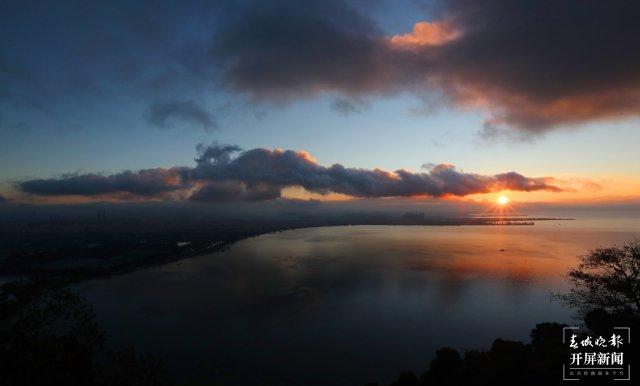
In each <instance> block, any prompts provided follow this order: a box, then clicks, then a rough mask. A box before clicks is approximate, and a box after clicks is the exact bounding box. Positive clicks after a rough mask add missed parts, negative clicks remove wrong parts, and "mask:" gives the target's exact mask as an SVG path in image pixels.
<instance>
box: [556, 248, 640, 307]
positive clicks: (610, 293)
mask: <svg viewBox="0 0 640 386" xmlns="http://www.w3.org/2000/svg"><path fill="white" fill-rule="evenodd" d="M568 277H569V280H570V282H571V285H572V286H571V290H570V292H569V293H567V294H560V295H557V297H558V298H559V299H560V300H562V301H563V302H564V303H565V304H566V305H568V306H570V307H574V308H577V309H579V310H580V311H581V312H582V313H583V315H586V314H587V313H588V312H589V311H592V310H595V309H601V310H604V311H606V312H608V313H613V314H624V313H627V314H629V313H632V314H640V242H638V241H634V242H632V243H629V244H626V245H623V246H620V247H610V248H597V249H593V250H591V251H589V252H588V253H587V254H585V255H583V256H580V264H579V265H578V267H577V268H574V269H571V270H570V271H569V275H568Z"/></svg>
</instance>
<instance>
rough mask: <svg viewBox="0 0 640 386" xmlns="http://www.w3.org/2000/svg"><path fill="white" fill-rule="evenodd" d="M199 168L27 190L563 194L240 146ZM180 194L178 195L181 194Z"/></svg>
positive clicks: (201, 196) (233, 197) (445, 170)
mask: <svg viewBox="0 0 640 386" xmlns="http://www.w3.org/2000/svg"><path fill="white" fill-rule="evenodd" d="M198 151H199V156H198V157H197V158H196V163H197V164H196V166H195V167H193V168H186V167H175V168H171V169H160V168H158V169H146V170H141V171H139V172H131V171H126V172H122V173H118V174H113V175H109V176H102V175H97V174H84V175H71V176H63V177H62V178H58V179H37V180H28V181H24V182H21V183H19V184H18V185H17V186H18V188H19V189H20V190H22V191H23V192H25V193H29V194H35V195H43V196H49V195H83V196H109V195H114V194H129V195H135V196H139V197H143V198H144V197H147V198H148V197H164V198H174V199H175V198H186V199H189V200H193V201H237V200H242V201H261V200H269V199H274V198H278V197H280V195H281V192H282V189H284V188H286V187H293V186H299V187H303V188H304V189H306V190H307V191H310V192H315V193H320V194H327V193H341V194H346V195H349V196H353V197H370V198H371V197H410V196H432V197H442V196H447V195H454V196H466V195H469V194H477V193H489V192H497V191H501V190H513V191H526V192H531V191H538V190H546V191H552V192H559V191H562V189H561V188H559V187H558V186H556V185H555V184H554V182H555V180H554V179H553V178H549V177H544V178H530V177H525V176H522V175H520V174H518V173H515V172H509V173H502V174H496V175H493V176H484V175H479V174H474V173H464V172H462V171H460V170H458V169H456V168H455V167H454V166H452V165H447V164H440V165H435V166H432V167H431V168H430V169H429V170H428V171H427V172H421V173H413V172H410V171H407V170H396V171H394V172H390V171H385V170H381V169H358V168H346V167H344V166H342V165H340V164H333V165H332V166H329V167H325V166H322V165H319V164H318V163H317V162H316V161H315V160H314V159H313V158H312V157H311V155H310V154H308V153H306V152H302V151H292V150H279V149H276V150H271V149H262V148H258V149H251V150H248V151H241V150H240V148H238V147H237V146H229V145H227V146H221V145H212V146H199V147H198ZM178 192H179V193H180V194H174V193H178Z"/></svg>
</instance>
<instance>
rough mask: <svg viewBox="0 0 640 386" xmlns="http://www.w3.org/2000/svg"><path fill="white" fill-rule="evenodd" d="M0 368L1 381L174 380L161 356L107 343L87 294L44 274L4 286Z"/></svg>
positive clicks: (37, 384)
mask: <svg viewBox="0 0 640 386" xmlns="http://www.w3.org/2000/svg"><path fill="white" fill-rule="evenodd" d="M0 374H1V376H0V386H5V385H7V386H9V385H10V386H21V385H25V386H26V385H28V386H48V385H82V386H92V385H94V386H103V385H104V386H107V385H123V386H127V385H131V386H133V385H140V386H146V385H169V384H170V382H169V381H168V380H167V378H166V377H165V376H164V374H163V371H162V366H161V363H160V362H158V361H157V360H154V359H153V358H150V357H142V358H141V357H138V356H136V354H135V352H134V350H133V348H126V349H122V350H119V351H113V350H108V349H106V348H105V337H104V333H103V332H102V331H101V330H100V329H99V326H98V323H97V322H96V318H95V315H94V313H93V311H92V309H91V307H90V306H89V305H87V304H86V302H85V301H84V299H82V298H81V297H79V296H78V295H77V294H75V293H73V292H72V291H71V290H69V289H68V288H65V283H60V282H53V281H45V280H36V281H31V280H22V281H18V282H12V283H7V284H4V285H2V286H1V287H0Z"/></svg>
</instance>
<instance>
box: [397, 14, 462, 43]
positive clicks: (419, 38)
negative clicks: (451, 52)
mask: <svg viewBox="0 0 640 386" xmlns="http://www.w3.org/2000/svg"><path fill="white" fill-rule="evenodd" d="M460 35H461V32H460V31H459V30H457V29H455V28H454V26H453V25H452V24H450V23H448V22H440V21H437V22H432V23H431V22H428V21H421V22H419V23H416V24H414V26H413V31H412V32H410V33H408V34H404V35H394V36H392V37H391V39H390V41H391V44H392V45H393V46H396V47H399V48H412V47H416V46H417V47H422V46H437V45H440V44H444V43H447V42H450V41H451V40H454V39H456V38H458V37H459V36H460Z"/></svg>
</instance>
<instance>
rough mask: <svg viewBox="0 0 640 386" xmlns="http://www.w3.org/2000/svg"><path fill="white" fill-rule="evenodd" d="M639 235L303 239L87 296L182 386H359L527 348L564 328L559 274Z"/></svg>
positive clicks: (106, 322) (243, 249)
mask: <svg viewBox="0 0 640 386" xmlns="http://www.w3.org/2000/svg"><path fill="white" fill-rule="evenodd" d="M633 236H634V233H633V232H632V231H631V230H616V231H608V230H603V231H597V232H596V231H590V230H588V229H583V228H579V227H575V228H571V227H563V228H562V230H560V231H559V230H558V229H557V228H554V227H550V226H546V227H545V226H542V227H537V226H536V227H480V226H477V227H417V226H416V227H399V226H396V227H388V226H359V227H332V228H317V229H303V230H294V231H287V232H283V233H280V234H273V235H264V236H260V237H256V238H252V239H249V240H245V241H242V242H240V243H238V244H236V245H234V246H233V247H232V248H230V249H229V250H227V251H224V252H222V253H217V254H212V255H208V256H201V257H197V258H192V259H187V260H183V261H181V262H177V263H173V264H168V265H165V266H162V267H157V268H150V269H145V270H142V271H138V272H135V273H131V274H127V275H122V276H118V277H114V278H112V279H111V280H108V281H104V280H98V281H92V282H89V283H85V284H83V285H82V289H83V291H84V293H85V294H86V296H87V297H88V298H89V300H90V301H91V302H92V304H93V305H94V306H95V308H96V312H97V314H98V317H99V319H100V320H101V324H102V325H103V326H105V327H106V329H107V331H108V332H109V334H110V337H111V338H112V339H113V341H114V343H116V344H118V343H121V344H126V343H135V344H136V345H137V346H138V347H141V348H142V349H146V350H148V351H151V352H153V353H155V354H156V355H159V356H160V357H162V358H164V359H165V361H166V362H167V363H168V364H169V366H170V367H171V368H173V370H174V371H175V372H176V374H177V375H179V376H180V377H182V378H185V379H199V380H203V379H204V380H209V381H217V380H221V381H224V382H227V383H228V384H234V383H238V384H240V383H242V382H262V383H268V382H272V383H283V384H286V383H287V382H288V380H296V382H295V383H300V380H301V379H303V380H304V382H303V383H305V384H318V385H326V384H328V383H331V384H335V385H339V384H345V385H346V384H351V385H353V384H363V383H364V382H365V381H367V380H371V379H377V380H388V379H390V378H392V377H393V376H394V375H396V373H397V372H398V371H400V370H407V369H419V368H424V367H425V362H426V361H427V360H428V359H429V358H431V357H432V355H433V353H434V350H435V349H436V348H438V347H441V346H450V347H454V348H459V349H472V348H483V347H487V346H488V345H489V344H490V343H491V341H492V340H493V339H494V338H496V337H499V336H500V337H503V338H509V339H519V340H524V339H526V338H527V334H528V332H529V330H530V329H531V328H532V327H533V326H534V325H535V323H538V322H541V321H545V320H552V321H567V320H568V319H569V311H568V310H566V309H563V308H562V307H561V306H560V305H559V304H556V303H551V302H550V299H549V293H550V291H552V290H558V289H560V288H561V287H562V286H564V281H563V278H562V277H561V274H563V273H564V272H566V270H567V268H568V267H570V266H571V265H573V264H574V263H575V257H576V256H577V255H578V254H581V253H583V252H584V251H585V250H586V249H587V248H590V247H596V246H599V245H609V244H612V243H622V242H625V241H627V240H629V239H630V238H633ZM471 332H473V334H471ZM247 369H249V370H247Z"/></svg>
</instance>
